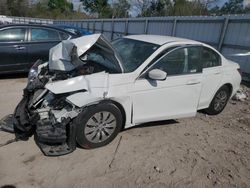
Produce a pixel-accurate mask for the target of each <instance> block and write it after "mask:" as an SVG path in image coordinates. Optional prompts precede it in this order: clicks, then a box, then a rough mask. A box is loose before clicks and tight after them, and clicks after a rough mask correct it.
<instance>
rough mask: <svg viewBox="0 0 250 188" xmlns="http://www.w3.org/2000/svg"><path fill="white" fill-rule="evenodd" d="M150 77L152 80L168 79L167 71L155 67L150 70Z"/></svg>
mask: <svg viewBox="0 0 250 188" xmlns="http://www.w3.org/2000/svg"><path fill="white" fill-rule="evenodd" d="M148 77H149V78H150V79H152V80H166V78H167V73H166V72H164V71H162V70H160V69H153V70H151V71H149V72H148Z"/></svg>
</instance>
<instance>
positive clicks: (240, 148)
mask: <svg viewBox="0 0 250 188" xmlns="http://www.w3.org/2000/svg"><path fill="white" fill-rule="evenodd" d="M25 84H26V79H25V78H15V79H11V78H9V79H1V80H0V88H1V93H0V104H1V106H0V118H2V117H3V116H5V115H7V114H9V113H11V112H13V110H14V107H15V105H16V104H17V102H18V101H19V100H20V99H21V95H22V89H23V87H25ZM245 90H247V92H248V95H249V96H250V90H249V89H248V88H246V87H245ZM11 138H13V135H12V134H9V133H5V132H0V144H1V143H4V142H5V141H6V140H9V139H11ZM116 149H117V152H115V151H116ZM5 185H12V186H13V187H17V188H22V187H23V188H29V187H44V188H48V187H53V188H56V187H61V188H64V187H72V188H78V187H79V188H80V187H109V188H110V187H115V188H116V187H143V188H144V187H180V188H183V187H197V188H200V187H220V188H221V187H225V188H228V187H241V188H244V187H250V100H249V99H248V100H246V101H244V102H240V101H237V102H235V101H230V102H229V104H228V105H227V107H226V109H225V110H224V111H223V112H222V113H221V114H220V115H217V116H206V115H205V114H203V113H198V114H197V116H196V117H194V118H187V119H178V120H171V121H162V122H154V123H147V124H144V125H141V126H138V127H136V128H132V129H128V130H125V131H123V132H121V133H120V134H119V135H118V136H117V138H116V139H115V140H114V141H113V142H112V143H111V144H109V145H107V146H105V147H102V148H98V149H93V150H85V149H80V148H78V149H77V150H76V151H74V152H73V153H71V154H69V155H66V156H60V157H45V156H43V154H42V153H41V152H40V150H39V148H38V147H37V146H36V144H35V142H34V139H33V138H31V139H29V140H28V141H26V142H22V141H20V142H16V143H12V144H9V145H6V146H3V147H0V187H1V186H5Z"/></svg>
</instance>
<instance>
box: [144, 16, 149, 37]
mask: <svg viewBox="0 0 250 188" xmlns="http://www.w3.org/2000/svg"><path fill="white" fill-rule="evenodd" d="M147 33H148V19H147V18H146V19H145V26H144V34H147Z"/></svg>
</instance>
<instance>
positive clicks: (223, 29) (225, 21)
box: [218, 17, 229, 52]
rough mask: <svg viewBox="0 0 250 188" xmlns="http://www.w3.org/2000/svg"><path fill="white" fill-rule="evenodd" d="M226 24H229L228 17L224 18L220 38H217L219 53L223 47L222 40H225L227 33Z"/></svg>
mask: <svg viewBox="0 0 250 188" xmlns="http://www.w3.org/2000/svg"><path fill="white" fill-rule="evenodd" d="M228 22H229V17H226V18H225V19H224V22H223V26H222V29H221V33H220V38H219V43H218V51H219V52H220V51H221V50H222V45H223V42H224V38H225V35H226V32H227V26H228Z"/></svg>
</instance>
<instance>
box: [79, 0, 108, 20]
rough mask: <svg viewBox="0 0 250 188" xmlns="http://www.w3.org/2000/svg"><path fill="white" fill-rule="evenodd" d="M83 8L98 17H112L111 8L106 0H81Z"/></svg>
mask: <svg viewBox="0 0 250 188" xmlns="http://www.w3.org/2000/svg"><path fill="white" fill-rule="evenodd" d="M81 1H82V3H83V6H84V7H85V10H86V11H87V12H89V13H92V14H96V15H97V17H98V18H110V17H112V8H111V6H110V4H109V3H108V0H81Z"/></svg>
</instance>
